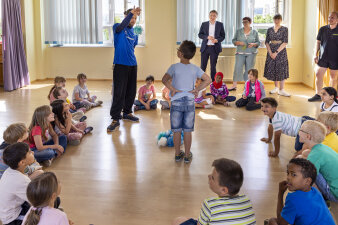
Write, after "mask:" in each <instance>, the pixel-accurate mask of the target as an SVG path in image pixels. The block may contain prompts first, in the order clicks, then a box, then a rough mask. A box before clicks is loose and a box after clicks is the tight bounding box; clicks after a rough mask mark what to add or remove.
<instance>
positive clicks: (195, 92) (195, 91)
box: [189, 89, 198, 98]
mask: <svg viewBox="0 0 338 225" xmlns="http://www.w3.org/2000/svg"><path fill="white" fill-rule="evenodd" d="M189 92H190V93H191V94H193V95H194V96H195V98H196V97H197V95H198V91H197V90H196V89H194V90H192V91H189Z"/></svg>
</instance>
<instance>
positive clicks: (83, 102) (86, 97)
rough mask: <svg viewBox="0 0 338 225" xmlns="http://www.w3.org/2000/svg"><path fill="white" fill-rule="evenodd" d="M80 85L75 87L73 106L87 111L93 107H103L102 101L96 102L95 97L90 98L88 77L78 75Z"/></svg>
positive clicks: (81, 74)
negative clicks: (87, 83)
mask: <svg viewBox="0 0 338 225" xmlns="http://www.w3.org/2000/svg"><path fill="white" fill-rule="evenodd" d="M77 81H78V82H79V84H78V85H76V86H75V87H74V90H73V104H74V105H75V107H76V108H77V109H79V108H82V107H85V108H86V110H89V109H91V108H92V107H97V106H100V105H102V101H97V102H95V101H96V99H97V97H96V96H95V95H93V96H90V93H89V90H88V88H87V85H86V82H87V76H86V75H85V74H83V73H80V74H78V75H77Z"/></svg>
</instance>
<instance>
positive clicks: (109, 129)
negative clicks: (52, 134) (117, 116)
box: [107, 120, 120, 132]
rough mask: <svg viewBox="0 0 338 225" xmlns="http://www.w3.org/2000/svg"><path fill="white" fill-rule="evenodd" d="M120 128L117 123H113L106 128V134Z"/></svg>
mask: <svg viewBox="0 0 338 225" xmlns="http://www.w3.org/2000/svg"><path fill="white" fill-rule="evenodd" d="M119 126H120V122H119V121H115V120H114V121H113V122H112V123H111V124H110V125H109V126H108V127H107V132H113V131H114V130H115V129H116V128H117V127H119Z"/></svg>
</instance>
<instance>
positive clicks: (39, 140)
mask: <svg viewBox="0 0 338 225" xmlns="http://www.w3.org/2000/svg"><path fill="white" fill-rule="evenodd" d="M33 139H34V143H35V147H36V149H37V150H38V151H42V150H45V149H48V148H52V149H55V148H56V145H43V142H42V136H41V135H34V136H33Z"/></svg>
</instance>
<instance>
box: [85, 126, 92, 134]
mask: <svg viewBox="0 0 338 225" xmlns="http://www.w3.org/2000/svg"><path fill="white" fill-rule="evenodd" d="M93 129H94V128H93V127H86V129H84V131H83V132H84V133H85V134H88V133H90V132H92V130H93Z"/></svg>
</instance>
